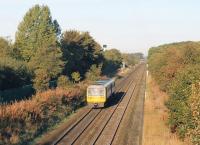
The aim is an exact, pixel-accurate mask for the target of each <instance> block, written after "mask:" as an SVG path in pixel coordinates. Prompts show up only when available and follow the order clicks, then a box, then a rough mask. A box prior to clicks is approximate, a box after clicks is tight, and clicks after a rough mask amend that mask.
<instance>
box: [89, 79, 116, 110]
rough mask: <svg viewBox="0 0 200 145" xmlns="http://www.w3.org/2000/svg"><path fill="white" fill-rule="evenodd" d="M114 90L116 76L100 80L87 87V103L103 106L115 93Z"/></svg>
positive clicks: (96, 106)
mask: <svg viewBox="0 0 200 145" xmlns="http://www.w3.org/2000/svg"><path fill="white" fill-rule="evenodd" d="M114 91H115V79H114V78H112V79H106V80H98V81H96V82H95V83H94V84H92V85H89V86H88V87H87V99H86V100H87V104H88V105H89V106H92V107H94V108H103V107H105V104H106V102H107V101H108V99H109V98H110V97H111V96H112V95H113V94H114Z"/></svg>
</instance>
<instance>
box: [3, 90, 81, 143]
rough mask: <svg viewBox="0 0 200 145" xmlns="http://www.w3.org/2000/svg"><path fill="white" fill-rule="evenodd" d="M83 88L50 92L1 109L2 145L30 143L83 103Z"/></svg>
mask: <svg viewBox="0 0 200 145" xmlns="http://www.w3.org/2000/svg"><path fill="white" fill-rule="evenodd" d="M83 98H84V97H83V94H82V92H81V88H73V89H72V88H71V89H68V90H66V89H61V88H57V89H55V90H48V91H46V92H43V93H37V94H36V95H35V96H33V97H32V99H29V100H23V101H20V102H15V103H13V104H10V105H1V106H0V128H1V130H0V139H1V141H0V144H25V143H26V144H27V143H28V142H30V141H31V140H32V139H33V138H35V137H36V136H38V135H40V134H41V133H43V132H45V131H46V130H47V128H48V127H50V126H52V125H54V124H56V123H58V122H60V121H61V120H62V119H63V118H64V117H66V116H68V115H69V114H70V113H72V112H73V111H74V110H76V109H77V108H78V107H80V106H81V105H82V104H83V103H82V102H83V100H84V99H83Z"/></svg>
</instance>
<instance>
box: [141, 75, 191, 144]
mask: <svg viewBox="0 0 200 145" xmlns="http://www.w3.org/2000/svg"><path fill="white" fill-rule="evenodd" d="M167 99H168V96H167V95H166V94H165V93H164V92H162V91H160V89H159V86H158V85H157V84H156V83H155V81H154V80H153V79H152V77H151V75H149V76H148V77H147V88H146V97H145V106H144V129H143V145H190V143H189V142H188V141H181V140H180V139H179V138H178V137H177V135H176V134H173V133H171V132H170V128H169V126H168V125H167V120H168V110H167V108H166V106H165V102H166V100H167Z"/></svg>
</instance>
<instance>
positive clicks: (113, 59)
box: [102, 49, 122, 76]
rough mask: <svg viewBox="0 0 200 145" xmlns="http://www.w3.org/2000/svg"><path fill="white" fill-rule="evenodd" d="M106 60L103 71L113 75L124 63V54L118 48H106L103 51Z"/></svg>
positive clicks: (105, 73)
mask: <svg viewBox="0 0 200 145" xmlns="http://www.w3.org/2000/svg"><path fill="white" fill-rule="evenodd" d="M103 56H104V62H103V66H102V67H103V68H102V72H103V74H104V75H108V76H112V75H113V74H115V73H116V72H117V70H118V69H119V68H120V67H121V64H122V55H121V53H120V51H119V50H117V49H110V50H106V51H104V53H103Z"/></svg>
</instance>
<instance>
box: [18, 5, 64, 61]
mask: <svg viewBox="0 0 200 145" xmlns="http://www.w3.org/2000/svg"><path fill="white" fill-rule="evenodd" d="M59 32H60V29H59V25H58V23H57V21H53V20H52V17H51V13H50V10H49V8H48V6H40V5H35V6H34V7H32V8H31V9H29V11H28V12H27V13H26V14H25V16H24V18H23V20H22V22H21V23H20V24H19V26H18V31H17V33H16V37H15V40H16V42H15V47H17V48H18V49H19V51H20V54H21V58H22V59H23V60H25V61H27V62H28V61H30V60H31V58H32V57H34V56H35V53H36V52H37V50H38V49H39V48H47V47H49V46H55V45H56V42H57V36H58V33H59Z"/></svg>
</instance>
